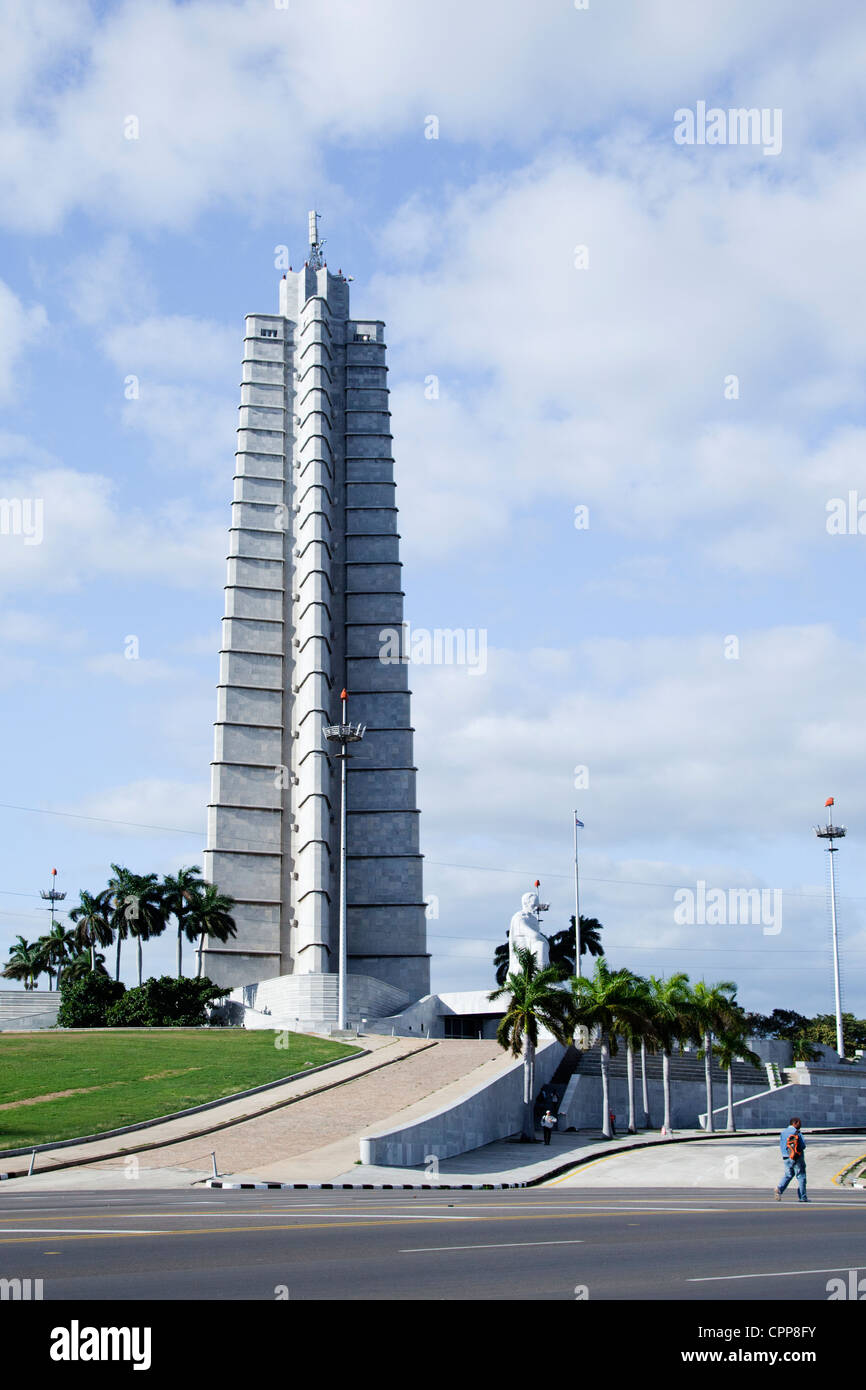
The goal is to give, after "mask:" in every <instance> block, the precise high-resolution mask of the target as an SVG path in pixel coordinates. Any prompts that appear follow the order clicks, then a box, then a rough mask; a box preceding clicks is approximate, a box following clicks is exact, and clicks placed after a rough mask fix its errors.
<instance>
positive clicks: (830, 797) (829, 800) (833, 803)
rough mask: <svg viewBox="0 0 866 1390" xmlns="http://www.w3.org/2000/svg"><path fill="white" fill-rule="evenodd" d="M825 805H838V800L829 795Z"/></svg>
mask: <svg viewBox="0 0 866 1390" xmlns="http://www.w3.org/2000/svg"><path fill="white" fill-rule="evenodd" d="M824 805H825V806H835V805H836V802H835V801H834V800H833V798H832V796H828V797H827V800H826V801H825V802H824Z"/></svg>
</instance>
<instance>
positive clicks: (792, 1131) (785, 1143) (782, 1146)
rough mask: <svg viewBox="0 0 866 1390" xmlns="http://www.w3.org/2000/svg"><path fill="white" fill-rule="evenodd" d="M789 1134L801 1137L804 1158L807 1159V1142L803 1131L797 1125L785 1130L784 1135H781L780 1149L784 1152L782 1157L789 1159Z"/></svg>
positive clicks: (789, 1126)
mask: <svg viewBox="0 0 866 1390" xmlns="http://www.w3.org/2000/svg"><path fill="white" fill-rule="evenodd" d="M789 1134H799V1136H800V1143H801V1144H802V1146H803V1157H804V1158H805V1157H806V1140H805V1139H804V1138H803V1131H802V1130H801V1129H799V1130H798V1129H797V1126H796V1125H788V1128H787V1129H783V1130H782V1133H781V1134H780V1135H779V1148H780V1149H781V1150H782V1157H783V1158H787V1157H788V1135H789Z"/></svg>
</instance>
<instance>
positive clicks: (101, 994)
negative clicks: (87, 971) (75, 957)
mask: <svg viewBox="0 0 866 1390" xmlns="http://www.w3.org/2000/svg"><path fill="white" fill-rule="evenodd" d="M123 993H124V986H123V985H122V984H121V983H120V981H119V980H112V979H110V978H109V976H108V975H85V976H84V978H83V979H78V980H67V979H66V978H65V976H64V978H63V979H62V980H61V982H60V1008H59V1009H58V1011H57V1023H58V1025H59V1027H61V1028H104V1027H105V1024H106V1021H107V1014H108V1012H109V1010H110V1009H112V1008H116V1007H117V1002H118V1001H119V1000H120V999H121V998H122V997H123Z"/></svg>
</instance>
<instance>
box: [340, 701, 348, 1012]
mask: <svg viewBox="0 0 866 1390" xmlns="http://www.w3.org/2000/svg"><path fill="white" fill-rule="evenodd" d="M345 724H346V692H345V691H344V692H343V725H344V726H345ZM341 747H342V763H341V772H340V965H339V969H340V976H339V981H338V986H337V988H338V992H339V1002H338V1009H337V1026H338V1027H339V1028H340V1029H341V1030H345V1027H346V965H347V959H346V848H347V846H346V762H347V760H348V756H349V749H348V744H346V743H343V744H342V745H341Z"/></svg>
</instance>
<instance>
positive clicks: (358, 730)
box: [325, 690, 367, 1030]
mask: <svg viewBox="0 0 866 1390" xmlns="http://www.w3.org/2000/svg"><path fill="white" fill-rule="evenodd" d="M340 700H341V702H342V720H341V722H340V723H339V724H327V725H326V726H325V738H326V739H327V740H328V742H329V743H338V744H339V745H340V749H341V751H340V752H339V753H335V754H334V757H336V758H339V759H340V765H341V773H340V951H339V962H338V983H337V996H338V1002H337V1027H338V1028H340V1029H341V1030H345V1027H346V973H347V972H346V965H347V948H346V763H347V761H348V759H349V758H350V757H351V754H350V753H349V751H348V745H349V744H350V743H360V741H361V739H362V738H363V737H364V734H365V733H366V732H367V728H366V725H364V724H350V723H349V721H348V718H347V714H346V704H347V700H348V695H347V693H346V691H345V690H342V691H341V692H340Z"/></svg>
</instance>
